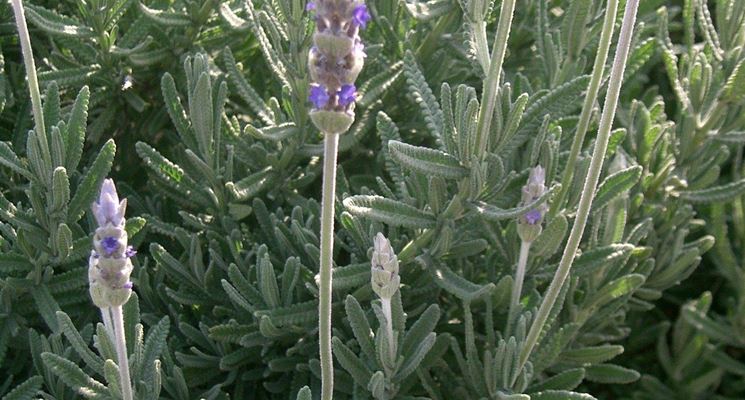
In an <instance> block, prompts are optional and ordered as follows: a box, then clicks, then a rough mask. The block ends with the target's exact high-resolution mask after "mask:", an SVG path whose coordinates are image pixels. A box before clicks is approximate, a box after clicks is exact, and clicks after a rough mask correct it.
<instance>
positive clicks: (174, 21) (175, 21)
mask: <svg viewBox="0 0 745 400" xmlns="http://www.w3.org/2000/svg"><path fill="white" fill-rule="evenodd" d="M139 5H140V11H142V15H144V16H145V17H147V18H148V19H150V20H152V21H153V22H156V23H158V24H160V25H164V26H170V27H175V26H187V25H190V24H191V20H190V19H189V16H188V15H184V14H179V13H175V12H169V11H163V10H156V9H153V8H149V7H146V6H145V5H144V4H142V3H139Z"/></svg>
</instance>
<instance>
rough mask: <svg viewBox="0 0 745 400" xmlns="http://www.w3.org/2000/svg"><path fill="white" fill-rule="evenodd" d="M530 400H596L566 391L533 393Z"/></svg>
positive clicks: (587, 395)
mask: <svg viewBox="0 0 745 400" xmlns="http://www.w3.org/2000/svg"><path fill="white" fill-rule="evenodd" d="M530 400H597V399H595V397H592V396H591V395H589V394H587V393H576V392H570V391H567V390H546V391H544V392H538V393H533V394H531V395H530Z"/></svg>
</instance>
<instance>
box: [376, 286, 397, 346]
mask: <svg viewBox="0 0 745 400" xmlns="http://www.w3.org/2000/svg"><path fill="white" fill-rule="evenodd" d="M380 303H381V305H382V309H383V315H385V320H386V325H385V327H386V334H387V335H388V354H389V355H390V356H391V359H394V357H395V356H396V352H395V351H394V350H395V349H394V348H393V313H392V312H391V299H386V298H381V299H380Z"/></svg>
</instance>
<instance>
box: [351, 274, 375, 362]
mask: <svg viewBox="0 0 745 400" xmlns="http://www.w3.org/2000/svg"><path fill="white" fill-rule="evenodd" d="M366 267H367V269H368V271H369V270H370V268H369V266H367V265H366ZM344 309H345V311H346V313H347V318H348V319H349V325H350V326H351V327H352V332H353V333H354V337H355V339H357V343H359V345H360V348H361V349H362V351H363V353H365V355H366V356H367V357H368V358H370V359H375V347H374V344H373V341H372V337H373V333H372V328H370V323H369V322H368V320H367V317H365V312H364V311H362V307H360V303H359V302H358V301H357V299H355V298H354V296H351V295H349V296H347V298H346V300H345V301H344Z"/></svg>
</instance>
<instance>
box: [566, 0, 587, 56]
mask: <svg viewBox="0 0 745 400" xmlns="http://www.w3.org/2000/svg"><path fill="white" fill-rule="evenodd" d="M592 3H593V2H592V0H576V1H572V2H571V3H569V9H568V10H567V11H566V13H565V14H564V18H563V22H562V25H561V35H562V38H563V39H564V47H565V49H566V53H567V56H568V57H569V58H570V59H572V60H577V59H578V58H579V56H580V54H581V53H582V49H583V48H584V44H585V42H586V41H587V40H588V38H587V31H588V30H587V29H586V25H587V21H588V18H589V16H590V8H591V7H592Z"/></svg>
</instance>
